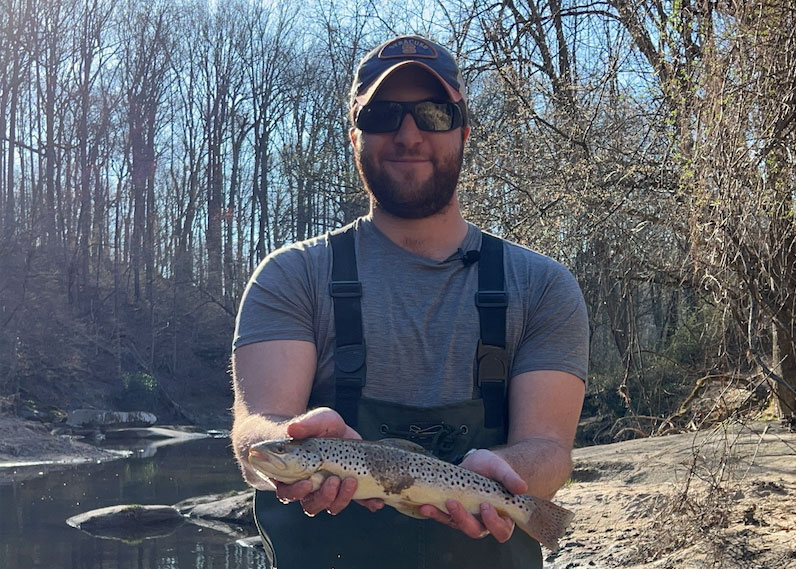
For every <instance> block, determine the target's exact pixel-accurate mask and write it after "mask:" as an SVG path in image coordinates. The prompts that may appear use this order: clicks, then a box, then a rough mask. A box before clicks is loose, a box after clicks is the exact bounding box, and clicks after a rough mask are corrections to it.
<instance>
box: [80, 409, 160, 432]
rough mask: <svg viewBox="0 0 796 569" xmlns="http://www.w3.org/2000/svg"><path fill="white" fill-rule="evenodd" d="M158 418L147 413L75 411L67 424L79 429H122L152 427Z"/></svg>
mask: <svg viewBox="0 0 796 569" xmlns="http://www.w3.org/2000/svg"><path fill="white" fill-rule="evenodd" d="M157 421H158V418H157V417H156V416H155V415H153V414H152V413H147V412H146V411H129V412H128V411H101V410H97V409H75V410H73V411H70V412H69V416H68V417H67V419H66V424H67V425H68V426H70V427H73V428H77V429H99V430H108V429H121V428H125V427H151V426H152V425H154V424H155V423H157Z"/></svg>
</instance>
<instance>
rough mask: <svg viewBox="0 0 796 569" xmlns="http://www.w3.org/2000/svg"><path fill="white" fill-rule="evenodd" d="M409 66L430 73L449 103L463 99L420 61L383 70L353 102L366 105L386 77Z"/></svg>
mask: <svg viewBox="0 0 796 569" xmlns="http://www.w3.org/2000/svg"><path fill="white" fill-rule="evenodd" d="M409 65H416V66H418V67H421V68H422V69H424V70H426V71H428V72H429V73H431V75H433V76H434V77H435V78H436V79H437V81H439V82H440V84H441V85H442V86H443V87H444V88H445V91H446V92H447V93H448V97H449V98H450V100H451V102H453V103H458V102H459V101H461V100H462V99H463V98H464V97H463V96H462V94H461V93H460V92H459V91H457V90H456V89H454V88H453V87H451V86H450V84H449V83H448V82H447V81H445V80H444V79H443V78H442V77H441V76H440V74H439V73H437V72H436V71H434V70H433V69H431V67H429V66H428V65H426V64H425V63H423V62H421V61H401V62H398V63H396V64H395V65H393V66H392V67H390V68H388V69H386V70H384V71H383V72H382V74H381V75H379V76H378V77H376V80H375V81H373V83H371V84H370V85H369V86H368V88H367V89H365V90H364V91H362V92H361V93H360V94H359V95H357V96H356V97H354V100H355V101H356V102H357V103H359V104H360V105H367V104H368V103H369V102H370V100H371V99H372V98H373V95H375V94H376V91H378V90H379V88H380V87H381V85H382V83H384V80H385V79H387V77H389V76H390V75H391V74H392V73H394V72H395V71H397V70H398V69H401V68H403V67H407V66H409Z"/></svg>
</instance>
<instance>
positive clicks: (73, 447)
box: [0, 415, 124, 484]
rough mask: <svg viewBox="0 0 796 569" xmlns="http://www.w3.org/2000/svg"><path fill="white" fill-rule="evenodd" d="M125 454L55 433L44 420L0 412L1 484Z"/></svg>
mask: <svg viewBox="0 0 796 569" xmlns="http://www.w3.org/2000/svg"><path fill="white" fill-rule="evenodd" d="M123 456H124V454H121V453H119V452H112V451H108V450H103V449H100V448H97V447H96V446H94V445H92V444H89V443H86V442H83V441H80V440H77V439H74V438H72V437H68V436H55V435H52V434H50V429H49V428H48V427H46V426H45V425H43V424H42V423H38V422H34V421H26V420H24V419H19V418H16V417H10V416H2V415H0V484H3V483H7V482H10V481H13V480H20V479H23V478H29V477H31V476H38V475H39V473H43V472H48V471H51V470H56V469H59V468H64V467H65V466H69V465H73V464H79V463H82V462H97V461H105V460H113V459H117V458H121V457H123Z"/></svg>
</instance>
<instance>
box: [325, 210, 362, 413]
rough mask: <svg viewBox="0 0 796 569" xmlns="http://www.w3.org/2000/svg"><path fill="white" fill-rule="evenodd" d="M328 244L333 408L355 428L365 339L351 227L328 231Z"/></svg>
mask: <svg viewBox="0 0 796 569" xmlns="http://www.w3.org/2000/svg"><path fill="white" fill-rule="evenodd" d="M329 242H330V243H331V246H332V280H331V282H330V283H329V294H330V295H331V296H332V301H333V303H334V327H335V337H336V339H335V348H334V380H335V403H334V408H335V410H336V411H337V412H338V413H340V415H341V416H342V417H343V420H345V422H346V424H348V425H349V426H351V427H353V428H356V425H357V410H358V408H359V398H360V396H361V395H362V387H363V386H364V385H365V372H366V369H365V340H364V338H363V335H362V306H361V304H360V299H361V297H362V283H361V282H360V281H359V277H358V274H357V258H356V251H355V249H354V226H353V225H348V226H346V227H343V228H342V229H339V230H337V231H333V232H332V233H330V234H329Z"/></svg>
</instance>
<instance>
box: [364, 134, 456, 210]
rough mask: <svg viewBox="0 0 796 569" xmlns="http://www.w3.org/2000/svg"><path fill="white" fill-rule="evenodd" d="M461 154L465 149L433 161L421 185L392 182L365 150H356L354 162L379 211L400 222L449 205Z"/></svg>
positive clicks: (419, 183) (413, 182) (408, 181)
mask: <svg viewBox="0 0 796 569" xmlns="http://www.w3.org/2000/svg"><path fill="white" fill-rule="evenodd" d="M463 153H464V145H462V146H461V147H459V150H458V151H457V152H455V153H451V154H448V155H446V156H444V157H442V158H441V159H439V160H434V161H433V162H432V166H433V171H432V174H431V176H430V177H429V178H428V179H426V180H423V181H421V180H416V179H410V180H407V181H399V180H396V179H394V178H392V177H391V176H390V175H389V174H388V173H387V172H386V171H385V170H384V169H383V168H381V167H379V165H378V164H377V163H376V160H375V159H374V158H373V156H370V155H368V153H367V151H366V150H365V151H364V152H363V151H362V150H361V149H360V150H358V151H357V152H356V157H355V158H356V164H357V170H358V171H359V176H360V177H361V178H362V182H363V183H364V185H365V189H366V190H367V192H368V194H370V196H371V198H372V199H373V200H374V201H375V202H376V204H378V206H379V208H380V209H383V210H384V211H385V212H387V213H389V214H390V215H393V216H395V217H399V218H402V219H423V218H426V217H431V216H432V215H436V214H438V213H440V212H442V211H444V210H445V209H446V208H447V207H448V206H449V205H450V203H451V201H452V199H453V194H454V193H455V191H456V184H457V183H458V181H459V173H460V172H461V169H462V156H463Z"/></svg>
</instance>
